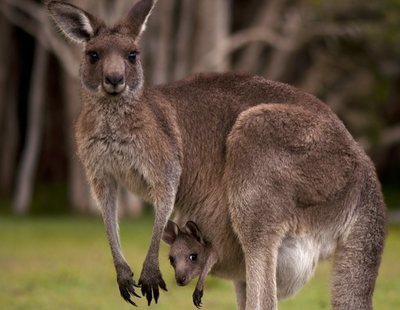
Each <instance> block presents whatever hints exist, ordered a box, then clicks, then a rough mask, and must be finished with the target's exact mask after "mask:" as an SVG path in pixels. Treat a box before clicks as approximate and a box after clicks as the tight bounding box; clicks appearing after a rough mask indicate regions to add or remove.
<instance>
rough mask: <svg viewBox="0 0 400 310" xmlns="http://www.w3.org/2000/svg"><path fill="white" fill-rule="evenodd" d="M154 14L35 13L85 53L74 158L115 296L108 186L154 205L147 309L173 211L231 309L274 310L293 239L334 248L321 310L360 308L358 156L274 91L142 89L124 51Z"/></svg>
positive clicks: (365, 277) (376, 224)
mask: <svg viewBox="0 0 400 310" xmlns="http://www.w3.org/2000/svg"><path fill="white" fill-rule="evenodd" d="M153 5H154V1H153V0H141V1H139V2H138V3H137V4H136V5H135V6H134V7H133V9H132V10H131V11H130V12H129V14H128V16H127V17H126V18H124V19H122V20H121V22H119V23H118V24H116V25H115V26H113V27H107V26H105V25H104V23H103V22H101V21H99V20H97V19H96V18H94V17H92V16H91V15H90V14H89V13H87V12H84V11H82V10H81V9H79V8H77V7H74V6H71V5H69V4H65V3H63V2H62V1H51V2H50V3H49V4H48V7H49V10H50V13H51V15H52V17H53V19H54V20H55V22H56V23H58V25H59V27H60V28H62V29H63V31H64V32H65V33H66V34H67V35H68V36H69V37H70V38H72V39H73V40H75V41H77V42H80V43H82V44H84V49H85V55H84V56H83V57H82V63H81V81H82V90H81V93H82V98H83V102H84V106H83V109H82V112H81V115H80V117H79V120H78V122H77V126H76V140H77V146H78V155H79V157H80V159H81V160H82V163H83V164H84V167H85V170H86V173H87V177H88V180H89V182H90V184H91V187H92V190H93V193H94V196H95V197H96V200H97V201H98V204H99V206H100V207H101V210H102V212H103V218H104V223H105V228H106V231H107V235H108V239H109V243H110V247H111V252H112V255H113V260H114V265H115V269H116V272H117V281H118V284H119V288H120V292H121V295H122V296H123V298H124V299H125V300H126V301H128V302H130V303H132V304H133V303H134V302H133V301H132V300H131V295H135V294H136V293H135V290H134V284H135V282H134V281H133V280H132V275H133V274H132V271H131V269H130V267H129V265H128V264H127V262H126V260H125V258H124V257H123V254H122V251H121V248H120V244H119V238H118V229H117V216H116V202H115V201H116V199H115V198H116V197H115V196H116V190H117V184H118V183H121V184H124V185H125V186H126V187H127V188H129V189H130V190H131V191H132V192H134V193H136V194H138V195H140V196H141V197H142V198H143V199H145V200H147V201H149V202H151V203H153V205H154V208H155V222H154V226H153V235H152V239H151V244H150V247H149V251H148V254H147V256H146V259H145V262H144V264H143V269H142V273H141V276H140V280H139V284H140V285H141V289H142V293H143V294H144V295H145V296H146V297H147V300H148V302H149V304H150V303H151V301H152V299H153V298H154V299H155V301H157V300H158V297H159V287H161V288H164V289H166V288H165V283H164V281H163V279H162V276H161V272H160V270H159V261H158V252H159V244H160V240H161V237H162V233H163V230H164V228H165V226H166V224H167V220H168V218H169V217H170V216H171V214H172V211H173V210H174V212H175V215H174V216H175V217H176V218H178V219H179V220H180V224H182V223H186V222H187V221H189V220H194V221H195V222H196V223H197V225H198V227H199V230H200V231H203V232H204V239H205V240H209V242H210V243H211V244H212V245H213V247H215V257H216V261H217V262H216V264H215V266H214V268H215V270H216V273H217V274H218V275H220V276H223V277H227V278H230V279H233V280H234V281H235V282H236V283H237V285H236V287H237V290H238V291H239V292H238V296H239V297H238V300H239V304H242V307H243V305H244V300H243V298H244V297H243V296H244V295H246V309H275V308H276V305H277V294H278V292H277V285H276V279H277V277H276V270H277V266H279V264H280V263H278V252H279V248H280V246H281V245H282V243H284V242H285V241H284V240H294V241H293V242H295V243H296V242H298V241H297V240H299V238H300V240H301V238H306V239H307V240H309V241H307V242H312V243H315V244H317V245H321V244H333V247H332V248H325V247H322V246H321V247H318V251H319V252H318V253H319V256H326V255H329V254H332V252H331V251H333V250H334V249H335V248H336V250H335V268H334V282H333V289H332V305H333V307H334V308H335V309H370V308H371V307H372V302H371V300H372V298H371V297H372V292H373V288H374V284H375V279H376V275H377V271H378V266H379V262H380V255H381V252H382V249H383V243H384V235H385V208H384V203H383V199H382V195H381V190H380V185H379V182H378V180H377V177H376V175H375V170H374V167H373V165H372V164H371V161H370V160H369V158H368V157H367V156H366V155H365V153H364V152H363V151H362V150H361V148H360V147H359V146H358V145H357V143H356V142H355V141H354V140H353V138H352V137H351V136H350V134H349V133H348V132H347V130H346V129H345V127H344V126H343V124H342V123H341V122H340V120H339V119H338V118H337V117H336V116H335V114H334V113H333V112H332V111H331V110H330V109H329V107H327V106H326V105H325V104H323V103H322V102H320V101H319V100H318V99H316V98H315V97H313V96H311V95H309V94H306V93H303V92H301V91H299V90H297V89H295V88H293V87H290V86H288V85H285V84H281V83H277V82H273V81H268V80H265V79H264V78H261V77H255V76H249V75H239V74H207V75H198V76H195V77H192V78H188V79H186V80H183V81H179V82H176V83H172V84H168V85H163V86H158V87H153V88H146V87H145V86H144V82H143V81H144V79H143V70H142V67H141V62H140V56H139V55H138V53H137V51H138V40H139V38H140V35H141V34H142V31H143V29H144V25H145V23H146V21H147V19H148V16H149V14H150V13H151V10H152V8H153ZM131 52H132V53H131ZM133 52H135V53H133ZM132 55H133V56H132ZM121 76H122V77H123V81H121V80H119V77H121ZM110 81H111V83H110ZM106 84H107V85H106ZM296 244H297V243H296ZM300 244H301V243H300ZM294 247H295V248H296V247H297V245H296V246H294ZM289 252H290V251H289ZM227 253H229V255H228V257H227ZM285 253H286V251H285ZM288 257H291V254H288ZM238 262H239V265H241V266H243V268H239V269H238V268H237V266H238ZM211 263H212V261H211ZM211 263H208V264H209V265H210V264H211ZM306 273H307V274H308V272H306ZM354 274H355V276H352V275H354ZM305 278H307V277H305ZM305 278H304V279H305ZM243 279H245V283H246V286H245V287H246V292H245V293H243V287H244V285H243V283H244V281H243ZM304 279H303V280H304ZM303 280H302V281H300V282H303ZM278 281H280V280H279V279H278ZM293 285H294V286H295V287H297V286H298V285H299V284H297V283H295V284H293ZM291 291H292V290H289V292H288V293H290V292H291Z"/></svg>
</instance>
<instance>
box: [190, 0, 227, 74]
mask: <svg viewBox="0 0 400 310" xmlns="http://www.w3.org/2000/svg"><path fill="white" fill-rule="evenodd" d="M197 11H198V17H197V34H196V42H195V47H196V48H195V50H194V59H196V60H200V63H198V64H197V65H196V66H195V71H197V72H199V71H200V72H201V71H217V72H221V71H226V70H228V69H229V65H230V64H229V60H228V59H226V58H225V53H224V51H223V48H222V47H221V48H220V46H221V43H222V42H224V41H225V40H226V38H227V37H228V36H229V32H230V1H229V0H202V1H199V2H198V8H197ZM211 49H215V50H219V51H221V52H220V53H217V54H216V55H215V58H214V59H213V61H212V62H213V65H211V66H210V64H208V63H202V62H201V60H202V59H203V58H204V57H205V56H206V55H207V54H208V52H209V51H210V50H211ZM214 64H215V65H214Z"/></svg>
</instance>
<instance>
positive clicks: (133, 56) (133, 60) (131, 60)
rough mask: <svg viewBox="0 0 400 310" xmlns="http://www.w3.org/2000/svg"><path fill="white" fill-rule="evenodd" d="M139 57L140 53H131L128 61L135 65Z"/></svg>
mask: <svg viewBox="0 0 400 310" xmlns="http://www.w3.org/2000/svg"><path fill="white" fill-rule="evenodd" d="M138 55H139V51H130V52H129V54H128V59H129V61H130V62H131V63H135V61H136V58H137V56H138Z"/></svg>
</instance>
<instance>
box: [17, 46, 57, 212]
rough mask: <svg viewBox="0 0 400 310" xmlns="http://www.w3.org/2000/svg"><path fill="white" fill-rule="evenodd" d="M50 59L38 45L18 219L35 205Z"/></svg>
mask: <svg viewBox="0 0 400 310" xmlns="http://www.w3.org/2000/svg"><path fill="white" fill-rule="evenodd" d="M48 57H49V55H48V53H47V51H46V49H45V48H44V47H43V46H42V45H41V44H38V43H37V45H36V50H35V57H34V64H33V71H32V76H31V87H30V92H31V96H30V98H29V105H28V106H29V118H28V128H27V131H28V132H27V140H26V145H25V147H24V150H23V153H22V158H21V162H20V164H19V168H18V175H17V183H16V191H15V196H14V212H15V213H16V214H18V215H24V214H26V213H27V212H28V211H29V206H30V204H31V201H32V194H33V189H34V181H35V174H36V168H37V161H38V157H39V152H40V147H41V144H42V131H43V130H42V129H43V115H44V90H45V85H46V72H47V65H48Z"/></svg>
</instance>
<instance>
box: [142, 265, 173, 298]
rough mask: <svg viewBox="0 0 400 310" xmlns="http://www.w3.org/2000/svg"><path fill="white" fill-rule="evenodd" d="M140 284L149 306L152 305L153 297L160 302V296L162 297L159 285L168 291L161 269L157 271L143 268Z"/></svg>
mask: <svg viewBox="0 0 400 310" xmlns="http://www.w3.org/2000/svg"><path fill="white" fill-rule="evenodd" d="M139 285H140V286H141V290H142V295H143V296H145V297H146V299H147V302H148V305H149V306H150V305H151V302H152V300H153V297H154V301H155V302H156V303H157V302H158V298H159V297H160V291H159V289H158V288H159V287H160V288H161V289H163V290H164V291H167V286H166V284H165V282H164V280H163V278H162V275H161V272H160V271H159V270H157V271H156V272H154V271H150V270H149V271H146V270H143V271H142V275H141V276H140V280H139Z"/></svg>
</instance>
